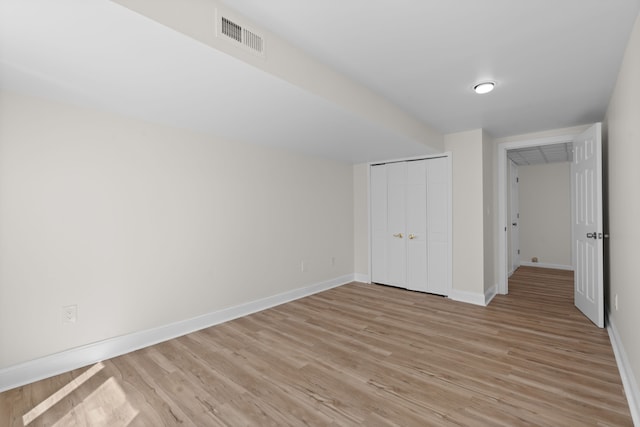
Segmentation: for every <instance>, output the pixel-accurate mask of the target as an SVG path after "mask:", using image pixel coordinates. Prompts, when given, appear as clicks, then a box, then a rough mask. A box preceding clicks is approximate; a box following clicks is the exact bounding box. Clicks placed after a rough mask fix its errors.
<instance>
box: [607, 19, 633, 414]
mask: <svg viewBox="0 0 640 427" xmlns="http://www.w3.org/2000/svg"><path fill="white" fill-rule="evenodd" d="M638 76H640V17H639V18H638V19H637V20H636V23H635V27H634V29H633V32H632V34H631V38H630V40H629V44H628V46H627V50H626V53H625V56H624V60H623V62H622V66H621V69H620V74H619V75H618V81H617V83H616V87H615V90H614V92H613V96H612V98H611V102H610V104H609V108H608V110H607V124H608V144H607V151H608V165H607V166H608V167H607V169H608V185H607V189H606V191H607V193H608V200H609V208H608V216H609V236H610V238H609V248H610V249H609V250H610V252H609V262H610V277H609V282H608V284H609V286H608V288H609V292H608V295H606V296H605V299H606V300H607V301H608V304H609V307H608V309H609V311H610V313H611V314H610V320H611V322H612V323H613V324H615V326H616V328H617V330H618V333H619V336H620V340H621V341H622V344H623V346H624V350H625V352H626V355H627V358H628V360H629V363H630V367H631V369H632V370H633V372H632V373H631V374H633V375H634V377H635V382H636V385H640V339H638V325H640V309H639V308H640V285H639V283H638V282H639V281H638V242H639V241H640V223H639V222H638V218H640V196H639V195H638V185H639V184H640V167H638V160H639V159H640V122H639V121H638V118H639V117H640V79H639V77H638ZM616 295H617V296H618V308H617V309H616V308H615V307H614V306H613V304H612V301H613V300H614V298H615V296H616ZM636 398H638V396H636ZM636 405H640V404H639V403H638V402H636Z"/></svg>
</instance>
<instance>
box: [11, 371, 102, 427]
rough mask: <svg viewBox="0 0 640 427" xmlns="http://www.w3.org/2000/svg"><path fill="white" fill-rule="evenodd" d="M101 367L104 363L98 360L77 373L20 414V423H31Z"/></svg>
mask: <svg viewBox="0 0 640 427" xmlns="http://www.w3.org/2000/svg"><path fill="white" fill-rule="evenodd" d="M103 368H104V365H103V364H102V362H98V363H96V364H95V365H93V366H92V367H91V368H89V369H87V370H86V371H85V372H83V373H82V374H81V375H79V376H78V378H74V379H73V380H72V381H71V382H69V383H68V384H67V385H65V386H64V387H62V388H61V389H60V390H58V391H56V392H55V393H53V394H52V395H51V396H49V397H48V398H46V399H45V400H43V401H42V402H41V403H39V404H38V405H37V406H36V407H34V408H33V409H32V410H30V411H29V412H27V413H26V414H24V415H23V416H22V423H23V424H24V425H25V426H27V425H29V424H31V422H33V420H35V419H36V418H38V417H39V416H40V415H42V414H44V413H45V412H47V411H48V410H49V409H51V408H52V407H53V406H54V405H55V404H56V403H58V402H60V401H61V400H62V399H64V398H65V397H67V396H68V395H69V394H71V393H72V392H73V391H74V390H76V389H77V388H78V387H80V386H81V385H82V384H83V383H84V382H86V381H87V380H88V379H89V378H91V377H92V376H94V375H95V374H97V373H98V372H100V371H101V370H102V369H103Z"/></svg>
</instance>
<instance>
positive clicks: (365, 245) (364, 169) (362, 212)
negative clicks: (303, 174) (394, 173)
mask: <svg viewBox="0 0 640 427" xmlns="http://www.w3.org/2000/svg"><path fill="white" fill-rule="evenodd" d="M353 223H354V227H353V245H354V268H355V270H354V272H355V274H356V278H357V279H358V280H366V281H369V279H370V278H369V277H368V276H369V165H368V164H367V163H362V164H358V165H353Z"/></svg>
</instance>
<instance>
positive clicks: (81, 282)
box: [0, 92, 354, 368]
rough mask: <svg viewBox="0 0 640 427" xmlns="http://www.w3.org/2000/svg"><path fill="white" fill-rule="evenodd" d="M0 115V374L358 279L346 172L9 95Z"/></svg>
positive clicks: (2, 96)
mask: <svg viewBox="0 0 640 427" xmlns="http://www.w3.org/2000/svg"><path fill="white" fill-rule="evenodd" d="M0 111H2V114H1V115H0V236H2V237H1V238H0V325H1V326H2V328H1V329H0V368H3V367H7V366H11V365H13V364H17V363H20V362H24V361H27V360H31V359H35V358H38V357H42V356H45V355H49V354H52V353H55V352H59V351H62V350H66V349H70V348H74V347H77V346H81V345H84V344H88V343H92V342H97V341H101V340H104V339H107V338H111V337H116V336H120V335H124V334H128V333H132V332H136V331H141V330H145V329H148V328H154V327H158V326H161V325H165V324H168V323H171V322H175V321H180V320H184V319H189V318H192V317H195V316H198V315H201V314H205V313H208V312H211V311H215V310H219V309H222V308H226V307H230V306H234V305H237V304H241V303H244V302H248V301H253V300H257V299H260V298H264V297H268V296H271V295H275V294H278V293H281V292H286V291H288V290H292V289H297V288H301V287H303V286H305V285H309V284H314V283H318V282H322V281H324V280H328V279H331V278H335V277H339V276H343V275H346V274H352V273H353V254H354V249H353V235H354V230H353V218H354V212H353V200H354V197H353V168H352V166H351V165H349V164H343V163H339V162H333V161H328V160H321V159H315V158H310V157H304V156H300V155H295V154H292V153H289V152H286V151H281V150H276V149H270V148H266V147H263V146H251V145H246V144H239V143H235V142H232V141H224V140H220V139H216V138H213V137H211V136H208V135H202V134H197V133H193V132H188V131H184V130H179V129H175V128H169V127H163V126H159V125H154V124H149V123H146V122H143V121H139V120H134V119H129V118H124V117H122V116H117V115H113V114H108V113H104V112H100V111H96V110H89V109H83V108H79V107H74V106H70V105H66V104H61V103H56V102H52V101H47V100H43V99H38V98H31V97H26V96H22V95H16V94H12V93H7V92H0ZM302 262H304V269H305V271H304V272H303V271H301V270H302V268H301V264H302ZM68 305H77V322H76V323H73V324H64V323H63V322H62V307H63V306H68Z"/></svg>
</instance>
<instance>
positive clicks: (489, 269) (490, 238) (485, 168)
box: [482, 132, 497, 294]
mask: <svg viewBox="0 0 640 427" xmlns="http://www.w3.org/2000/svg"><path fill="white" fill-rule="evenodd" d="M495 164H496V154H495V152H494V144H493V140H492V139H491V137H489V135H487V133H486V132H483V133H482V214H483V227H482V228H483V259H484V266H483V270H484V293H485V294H487V293H494V292H495V290H496V286H497V281H496V276H495V272H496V271H497V269H496V260H497V253H496V249H497V248H496V246H495V245H496V243H497V240H496V238H495V237H496V236H495V232H494V230H495V227H496V225H497V218H496V217H495V215H494V212H497V209H496V206H495V203H494V202H495V193H496V191H495V188H496V182H495V181H494V174H493V171H494V165H495Z"/></svg>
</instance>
